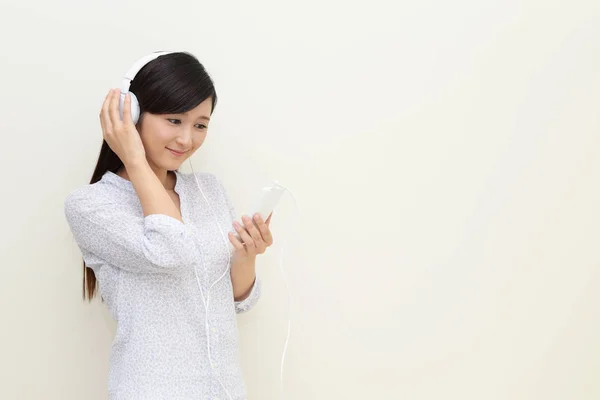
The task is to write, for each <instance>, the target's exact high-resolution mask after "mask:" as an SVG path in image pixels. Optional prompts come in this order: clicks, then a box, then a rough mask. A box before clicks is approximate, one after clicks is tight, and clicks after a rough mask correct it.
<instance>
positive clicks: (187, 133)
mask: <svg viewBox="0 0 600 400" xmlns="http://www.w3.org/2000/svg"><path fill="white" fill-rule="evenodd" d="M176 142H177V144H179V145H181V146H182V147H185V148H186V149H189V148H190V147H191V146H192V132H191V129H189V128H183V129H182V130H181V132H180V134H179V136H177V139H176Z"/></svg>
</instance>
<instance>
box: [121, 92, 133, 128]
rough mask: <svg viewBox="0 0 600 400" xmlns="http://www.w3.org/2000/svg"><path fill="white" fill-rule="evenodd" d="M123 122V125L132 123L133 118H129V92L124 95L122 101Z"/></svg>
mask: <svg viewBox="0 0 600 400" xmlns="http://www.w3.org/2000/svg"><path fill="white" fill-rule="evenodd" d="M119 96H120V95H119ZM119 100H120V99H119ZM123 123H124V124H125V125H133V119H131V95H130V94H129V93H127V94H126V95H125V100H124V101H123Z"/></svg>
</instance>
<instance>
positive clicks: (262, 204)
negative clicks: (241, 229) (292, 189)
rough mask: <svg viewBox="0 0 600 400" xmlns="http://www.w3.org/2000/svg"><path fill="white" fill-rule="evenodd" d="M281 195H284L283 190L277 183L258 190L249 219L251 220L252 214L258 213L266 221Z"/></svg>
mask: <svg viewBox="0 0 600 400" xmlns="http://www.w3.org/2000/svg"><path fill="white" fill-rule="evenodd" d="M283 193H285V188H284V187H283V186H281V185H280V184H279V183H277V182H273V184H271V186H265V187H263V188H262V189H261V190H260V195H259V196H258V198H257V199H256V200H255V202H254V206H253V208H252V214H251V215H250V217H251V218H252V217H253V216H254V214H256V213H258V214H260V216H261V217H262V219H263V220H265V221H266V220H267V218H268V217H269V215H270V214H271V213H272V212H273V210H275V207H276V206H277V204H278V203H279V200H281V196H283Z"/></svg>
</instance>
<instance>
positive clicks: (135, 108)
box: [119, 92, 140, 125]
mask: <svg viewBox="0 0 600 400" xmlns="http://www.w3.org/2000/svg"><path fill="white" fill-rule="evenodd" d="M129 97H130V98H131V120H132V121H133V124H134V125H135V124H137V122H138V120H139V119H140V103H139V102H138V99H137V97H136V96H135V94H133V92H129ZM124 104H125V93H123V92H121V95H120V97H119V116H120V117H121V121H122V120H123V105H124Z"/></svg>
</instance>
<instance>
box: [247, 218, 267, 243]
mask: <svg viewBox="0 0 600 400" xmlns="http://www.w3.org/2000/svg"><path fill="white" fill-rule="evenodd" d="M242 221H243V222H244V226H245V228H246V230H247V231H248V233H249V234H250V236H252V240H253V241H254V244H255V245H256V247H259V246H260V242H262V241H263V239H262V235H261V234H260V232H259V231H258V229H257V228H256V225H254V222H252V220H251V219H250V217H247V216H245V215H244V216H243V217H242Z"/></svg>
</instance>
